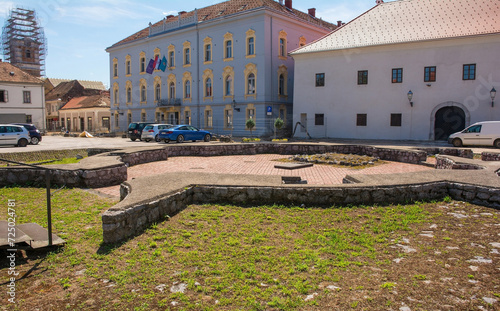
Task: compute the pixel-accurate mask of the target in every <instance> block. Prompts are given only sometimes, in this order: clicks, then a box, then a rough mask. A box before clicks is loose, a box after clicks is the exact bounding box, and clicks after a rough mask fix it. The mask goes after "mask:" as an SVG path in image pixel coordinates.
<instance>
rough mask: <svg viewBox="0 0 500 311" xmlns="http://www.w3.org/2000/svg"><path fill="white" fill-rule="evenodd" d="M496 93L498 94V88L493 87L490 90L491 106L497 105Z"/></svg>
mask: <svg viewBox="0 0 500 311" xmlns="http://www.w3.org/2000/svg"><path fill="white" fill-rule="evenodd" d="M496 95H497V90H495V88H492V89H491V91H490V97H491V107H493V106H495V96H496Z"/></svg>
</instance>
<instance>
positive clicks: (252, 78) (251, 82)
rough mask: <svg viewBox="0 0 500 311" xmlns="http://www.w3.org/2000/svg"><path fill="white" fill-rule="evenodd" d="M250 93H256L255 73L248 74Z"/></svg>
mask: <svg viewBox="0 0 500 311" xmlns="http://www.w3.org/2000/svg"><path fill="white" fill-rule="evenodd" d="M248 94H249V95H251V94H255V75H254V74H253V73H251V74H249V75H248Z"/></svg>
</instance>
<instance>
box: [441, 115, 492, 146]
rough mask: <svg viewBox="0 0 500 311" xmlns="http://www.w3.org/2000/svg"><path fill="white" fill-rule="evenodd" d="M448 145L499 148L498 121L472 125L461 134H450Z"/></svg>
mask: <svg viewBox="0 0 500 311" xmlns="http://www.w3.org/2000/svg"><path fill="white" fill-rule="evenodd" d="M448 143H450V144H453V146H455V147H461V146H465V145H477V146H495V147H497V148H500V121H485V122H477V123H474V124H472V125H471V126H469V127H468V128H466V129H465V130H463V131H461V132H457V133H454V134H451V135H450V137H449V138H448Z"/></svg>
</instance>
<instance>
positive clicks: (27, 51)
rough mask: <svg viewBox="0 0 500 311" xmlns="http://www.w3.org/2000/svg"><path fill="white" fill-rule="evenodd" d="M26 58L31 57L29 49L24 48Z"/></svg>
mask: <svg viewBox="0 0 500 311" xmlns="http://www.w3.org/2000/svg"><path fill="white" fill-rule="evenodd" d="M26 58H31V50H26Z"/></svg>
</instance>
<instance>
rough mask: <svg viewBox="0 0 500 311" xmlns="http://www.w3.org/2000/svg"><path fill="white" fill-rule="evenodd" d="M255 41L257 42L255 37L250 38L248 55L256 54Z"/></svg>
mask: <svg viewBox="0 0 500 311" xmlns="http://www.w3.org/2000/svg"><path fill="white" fill-rule="evenodd" d="M254 41H255V38H254V37H250V38H248V48H247V55H254V54H255V44H254Z"/></svg>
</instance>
